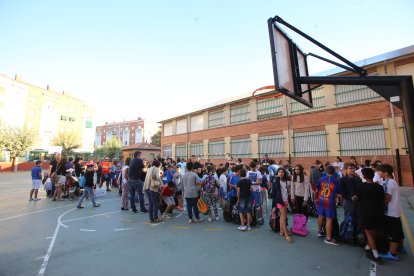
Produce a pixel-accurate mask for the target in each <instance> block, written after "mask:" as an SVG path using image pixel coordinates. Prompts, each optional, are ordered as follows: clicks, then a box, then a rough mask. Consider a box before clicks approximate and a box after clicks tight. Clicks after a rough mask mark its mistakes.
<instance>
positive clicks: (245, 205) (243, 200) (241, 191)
mask: <svg viewBox="0 0 414 276" xmlns="http://www.w3.org/2000/svg"><path fill="white" fill-rule="evenodd" d="M246 175H247V172H246V170H245V169H241V170H240V177H241V179H240V181H239V182H237V204H238V205H239V213H240V223H241V224H240V226H239V228H238V229H239V230H240V231H245V230H247V231H250V230H251V228H250V223H251V222H252V214H251V212H252V199H251V197H252V185H253V184H252V182H251V181H250V179H248V178H247V177H246ZM246 214H247V223H246ZM246 224H247V225H246Z"/></svg>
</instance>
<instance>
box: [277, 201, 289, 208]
mask: <svg viewBox="0 0 414 276" xmlns="http://www.w3.org/2000/svg"><path fill="white" fill-rule="evenodd" d="M283 202H284V203H285V206H283V205H282V204H280V203H277V204H276V206H277V209H282V208H284V207H287V206H288V205H289V203H288V202H287V201H283Z"/></svg>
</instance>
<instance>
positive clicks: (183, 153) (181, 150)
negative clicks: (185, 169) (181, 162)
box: [175, 144, 187, 158]
mask: <svg viewBox="0 0 414 276" xmlns="http://www.w3.org/2000/svg"><path fill="white" fill-rule="evenodd" d="M175 158H187V146H186V145H185V144H183V145H176V146H175Z"/></svg>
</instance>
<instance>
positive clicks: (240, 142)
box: [230, 138, 252, 158]
mask: <svg viewBox="0 0 414 276" xmlns="http://www.w3.org/2000/svg"><path fill="white" fill-rule="evenodd" d="M251 148H252V140H251V139H250V138H241V139H232V140H231V142H230V149H231V155H232V156H233V157H234V158H238V157H251V156H252V150H251Z"/></svg>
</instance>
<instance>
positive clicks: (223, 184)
mask: <svg viewBox="0 0 414 276" xmlns="http://www.w3.org/2000/svg"><path fill="white" fill-rule="evenodd" d="M220 188H222V189H223V190H224V192H226V191H227V176H226V175H225V174H224V173H222V174H221V175H220Z"/></svg>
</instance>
